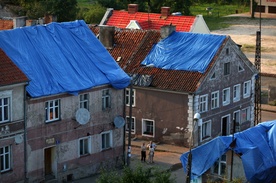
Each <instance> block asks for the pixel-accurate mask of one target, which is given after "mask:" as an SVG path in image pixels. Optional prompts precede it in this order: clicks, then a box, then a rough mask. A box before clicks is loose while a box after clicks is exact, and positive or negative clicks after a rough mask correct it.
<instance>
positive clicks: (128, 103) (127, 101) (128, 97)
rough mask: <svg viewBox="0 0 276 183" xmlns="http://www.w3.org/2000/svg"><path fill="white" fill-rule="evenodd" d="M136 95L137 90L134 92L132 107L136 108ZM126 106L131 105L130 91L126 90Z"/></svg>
mask: <svg viewBox="0 0 276 183" xmlns="http://www.w3.org/2000/svg"><path fill="white" fill-rule="evenodd" d="M135 94H136V91H135V89H133V90H132V106H135V103H136V101H135ZM126 105H127V106H129V105H130V89H129V88H126Z"/></svg>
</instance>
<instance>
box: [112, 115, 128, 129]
mask: <svg viewBox="0 0 276 183" xmlns="http://www.w3.org/2000/svg"><path fill="white" fill-rule="evenodd" d="M114 125H115V126H116V127H117V128H122V127H123V126H124V125H125V119H124V118H123V117H122V116H116V117H115V118H114Z"/></svg>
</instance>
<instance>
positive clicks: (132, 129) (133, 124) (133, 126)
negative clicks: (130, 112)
mask: <svg viewBox="0 0 276 183" xmlns="http://www.w3.org/2000/svg"><path fill="white" fill-rule="evenodd" d="M126 122H127V125H126V132H128V130H129V117H128V116H127V117H126ZM131 133H135V118H134V117H132V119H131Z"/></svg>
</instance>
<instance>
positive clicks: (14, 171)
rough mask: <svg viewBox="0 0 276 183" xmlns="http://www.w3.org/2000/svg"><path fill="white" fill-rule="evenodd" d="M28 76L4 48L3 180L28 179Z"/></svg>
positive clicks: (0, 88)
mask: <svg viewBox="0 0 276 183" xmlns="http://www.w3.org/2000/svg"><path fill="white" fill-rule="evenodd" d="M28 81H29V80H28V78H27V77H26V75H25V74H24V73H23V72H22V71H21V70H20V69H19V68H18V67H17V66H16V65H15V64H14V63H13V62H12V61H11V60H10V58H9V57H8V56H7V55H6V54H5V52H3V50H2V49H0V182H18V181H21V180H24V179H25V170H26V167H25V162H26V154H25V148H26V143H25V142H26V141H25V140H24V139H25V135H26V134H25V128H26V126H25V120H26V119H25V96H26V95H25V87H26V85H27V84H28Z"/></svg>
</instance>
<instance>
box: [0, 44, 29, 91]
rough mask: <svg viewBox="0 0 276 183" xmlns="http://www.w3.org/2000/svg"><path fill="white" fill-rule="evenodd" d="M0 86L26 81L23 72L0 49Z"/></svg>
mask: <svg viewBox="0 0 276 183" xmlns="http://www.w3.org/2000/svg"><path fill="white" fill-rule="evenodd" d="M0 73H1V74H0V86H4V85H10V84H16V83H22V82H27V81H28V78H27V77H26V76H25V74H24V73H23V72H22V71H21V70H20V69H19V68H18V67H17V66H16V65H15V64H14V63H13V62H12V61H11V60H10V58H9V57H8V56H7V55H6V54H5V52H4V51H3V50H2V49H0Z"/></svg>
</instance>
